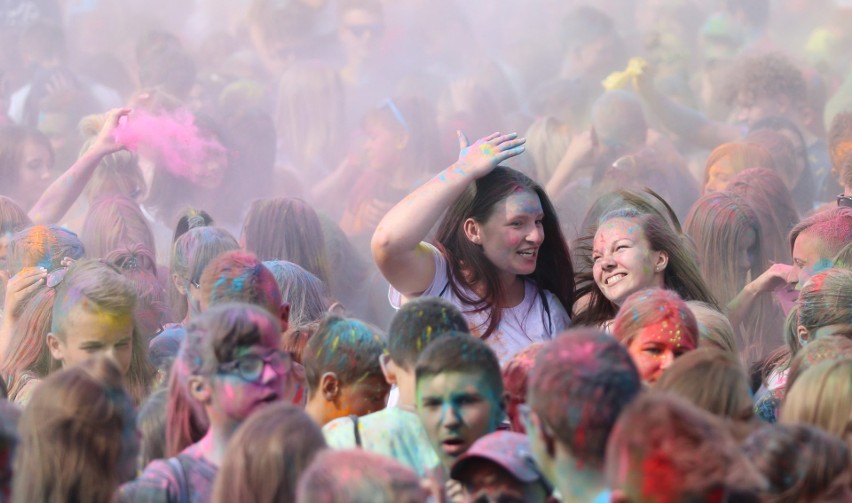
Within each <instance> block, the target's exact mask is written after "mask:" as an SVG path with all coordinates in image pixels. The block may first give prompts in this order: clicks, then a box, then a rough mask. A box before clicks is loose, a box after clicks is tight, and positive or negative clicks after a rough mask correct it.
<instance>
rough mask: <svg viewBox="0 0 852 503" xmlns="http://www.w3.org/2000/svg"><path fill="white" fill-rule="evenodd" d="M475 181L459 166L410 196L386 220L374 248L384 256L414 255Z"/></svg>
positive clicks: (378, 229)
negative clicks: (408, 253)
mask: <svg viewBox="0 0 852 503" xmlns="http://www.w3.org/2000/svg"><path fill="white" fill-rule="evenodd" d="M473 181H474V177H473V176H471V175H470V174H468V173H467V172H466V171H465V169H464V167H463V165H461V164H459V163H456V164H453V165H452V166H450V167H449V168H447V169H445V170H444V171H442V172H441V173H439V174H438V175H437V176H435V177H434V178H432V179H431V180H429V181H428V182H426V183H425V184H424V185H422V186H421V187H419V188H418V189H417V190H415V191H414V192H412V193H411V194H409V195H408V196H406V197H405V199H403V200H402V201H400V202H399V203H398V204H397V205H396V206H394V207H393V208H391V210H390V211H389V212H388V213H387V214H386V215H385V216H384V218H382V220H381V221H380V222H379V226H378V228H377V229H376V232H375V234H373V241H372V248H373V254H374V256H376V258H377V260H380V258H381V256H387V255H397V254H400V253H406V252H414V251H416V249H417V247H418V245H419V244H420V242H421V241H423V240H424V239H425V238H426V235H427V234H428V233H429V230H430V229H431V228H432V227H433V226H434V225H435V223H436V222H437V221H438V219H439V218H440V217H441V215H442V214H443V212H444V211H445V210H446V209H447V208H448V207H449V206H451V205H452V204H453V203H454V202H455V201H456V199H458V198H459V196H461V194H462V192H464V190H465V189H466V188H467V187H468V186H469V185H470V184H471V183H473Z"/></svg>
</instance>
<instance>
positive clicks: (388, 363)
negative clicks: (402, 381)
mask: <svg viewBox="0 0 852 503" xmlns="http://www.w3.org/2000/svg"><path fill="white" fill-rule="evenodd" d="M379 365H380V366H381V367H382V374H384V376H385V381H387V382H388V384H390V385H391V386H393V385H394V384H397V379H396V363H394V361H393V360H391V357H390V355H389V354H385V353H382V354H380V355H379Z"/></svg>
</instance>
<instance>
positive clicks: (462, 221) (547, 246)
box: [372, 133, 574, 361]
mask: <svg viewBox="0 0 852 503" xmlns="http://www.w3.org/2000/svg"><path fill="white" fill-rule="evenodd" d="M459 140H460V148H461V152H460V154H459V160H458V162H456V163H455V164H453V165H452V166H450V167H449V168H447V169H446V170H445V171H443V172H441V173H440V174H438V175H437V176H436V177H435V178H433V179H432V180H431V181H429V182H427V183H426V184H424V185H423V186H421V187H420V188H418V189H417V190H415V191H414V192H413V193H411V194H409V195H408V196H407V197H406V198H405V199H404V200H403V201H402V202H400V203H399V204H397V205H396V206H395V207H394V208H393V209H392V210H390V212H388V213H387V214H386V215H385V217H384V218H383V219H382V221H381V223H380V224H379V226H378V228H377V230H376V233H375V234H374V235H373V241H372V250H373V257H374V259H375V260H376V263H377V264H378V266H379V269H380V270H381V271H382V274H384V276H385V278H387V280H388V281H389V282H390V284H391V286H392V287H393V290H392V291H391V299H392V304H394V307H397V308H398V307H399V306H400V305H401V304H402V302H403V301H404V300H403V299H404V298H412V297H418V296H421V295H433V296H439V297H444V298H447V299H448V300H450V301H451V302H452V303H453V304H455V305H456V306H458V307H459V309H460V310H461V311H462V313H463V314H464V315H465V317H466V318H467V320H468V323H469V324H470V325H471V327H472V331H473V332H474V333H476V334H477V335H478V336H479V337H481V338H482V339H484V340H486V341H487V342H488V343H489V345H491V347H492V349H494V350H495V352H496V353H497V355H498V357H499V358H500V359H501V360H503V361H505V360H508V359H509V358H511V357H512V355H514V354H515V353H516V352H517V351H519V350H521V349H523V348H524V347H526V346H527V345H529V344H530V343H532V342H537V341H541V340H547V339H550V338H552V337H554V336H555V335H556V334H558V333H559V332H561V331H562V330H563V329H564V328H566V327H567V326H568V325H569V324H570V319H569V317H568V314H567V312H566V309H567V310H568V311H569V312H570V310H571V308H572V306H573V304H574V275H573V268H572V266H571V259H570V255H569V252H568V246H567V245H566V243H565V240H564V238H563V236H562V231H561V230H560V227H559V222H558V218H557V216H556V212H555V210H554V209H553V206H552V204H551V203H550V200H549V198H548V197H547V194H545V192H544V190H543V189H542V188H541V186H539V185H538V184H536V183H534V182H533V181H532V180H530V179H529V178H528V177H527V176H526V175H523V174H521V173H520V172H518V171H515V170H513V169H510V168H504V167H500V166H498V164H500V162H502V161H504V160H506V159H509V158H511V157H514V156H516V155H519V154H521V153H522V152H523V151H524V147H523V143H524V141H525V140H523V139H518V138H517V135H515V134H509V135H503V136H501V135H500V134H499V133H494V134H492V135H491V136H488V137H486V138H483V139H480V140H479V141H477V142H476V143H474V144H473V145H468V141H467V139H466V138H464V136H463V135H462V134H461V133H459ZM445 210H446V211H447V213H446V215H445V216H444V217H443V219H442V220H441V223H440V225H439V227H438V231H437V233H436V236H435V245H431V244H428V243H425V242H422V241H423V240H424V239H425V238H426V236H427V234H428V233H429V230H430V229H431V228H432V227H433V226H434V225H435V223H436V222H437V221H438V219H439V218H440V217H441V215H442V213H443V212H444V211H445Z"/></svg>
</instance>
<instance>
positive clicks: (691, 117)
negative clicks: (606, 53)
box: [636, 68, 742, 149]
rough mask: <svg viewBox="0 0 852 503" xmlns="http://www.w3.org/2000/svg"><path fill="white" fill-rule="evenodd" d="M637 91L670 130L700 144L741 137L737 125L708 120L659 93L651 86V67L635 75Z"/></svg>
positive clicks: (714, 144)
mask: <svg viewBox="0 0 852 503" xmlns="http://www.w3.org/2000/svg"><path fill="white" fill-rule="evenodd" d="M636 90H637V92H638V93H639V96H641V97H642V101H644V103H645V104H646V105H647V106H648V108H649V109H650V110H651V111H652V112H653V113H654V115H655V116H657V118H658V119H660V121H661V122H662V123H663V125H664V126H666V128H667V129H668V130H669V131H672V132H673V133H675V134H677V135H679V136H680V137H682V138H684V139H685V140H687V141H689V142H691V143H694V144H696V145H698V146H699V147H703V148H706V149H714V148H716V147H718V146H719V145H721V144H722V143H728V142H732V141H736V140H738V139H739V138H740V136H741V133H742V131H741V130H740V128H739V126H736V125H733V124H728V123H725V122H719V121H715V120H713V119H710V118H708V117H707V116H706V115H704V114H702V113H701V112H699V111H697V110H692V109H690V108H686V107H683V106H681V105H679V104H678V103H676V102H675V101H674V100H672V99H671V98H669V97H667V96H664V95H663V94H661V93H660V92H659V91H658V90H657V88H656V86H655V85H654V75H653V71H651V70H650V68H647V69H646V70H645V71H644V72H643V73H642V74H641V75H639V76H638V77H637V79H636Z"/></svg>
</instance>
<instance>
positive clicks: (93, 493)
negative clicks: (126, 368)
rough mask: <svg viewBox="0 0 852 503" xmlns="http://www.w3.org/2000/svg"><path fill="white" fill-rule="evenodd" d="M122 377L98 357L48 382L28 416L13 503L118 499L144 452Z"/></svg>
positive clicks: (109, 360)
mask: <svg viewBox="0 0 852 503" xmlns="http://www.w3.org/2000/svg"><path fill="white" fill-rule="evenodd" d="M121 374H122V372H121V369H120V368H119V366H118V365H116V363H115V361H114V360H113V359H112V358H108V357H105V356H97V357H94V358H92V359H86V360H81V362H80V365H79V366H74V367H71V368H67V369H64V370H62V371H60V372H57V373H55V374H53V375H51V376H50V377H48V378H47V379H45V381H44V382H43V383H42V385H41V386H39V388H38V390H36V391H35V393H34V394H33V398H32V400H31V402H30V403H29V404H28V405H27V407H26V409H25V410H24V413H23V415H22V416H21V422H20V425H21V429H20V435H21V445H20V447H19V452H18V460H17V463H16V476H15V481H14V487H13V491H12V494H13V499H12V501H14V502H21V503H23V502H31V501H56V502H67V503H71V502H75V501H91V502H92V503H111V502H112V501H114V493H115V491H116V489H118V486H119V484H121V483H123V482H126V481H128V480H130V479H132V478H133V476H134V474H135V473H136V455H137V454H138V452H139V438H138V436H137V433H136V412H135V411H134V409H133V402H132V400H131V398H130V395H129V394H128V393H127V391H126V390H125V388H124V385H123V382H122V377H121Z"/></svg>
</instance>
